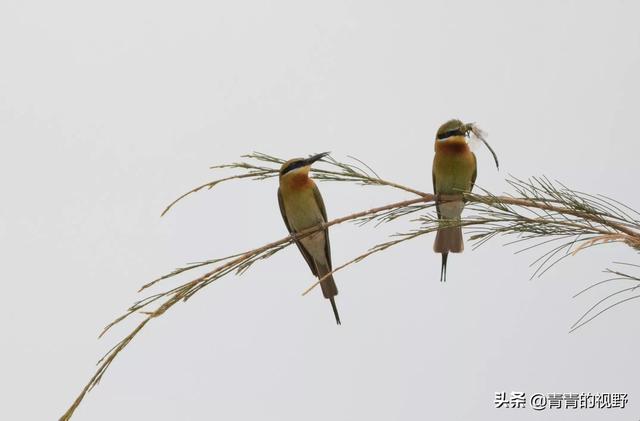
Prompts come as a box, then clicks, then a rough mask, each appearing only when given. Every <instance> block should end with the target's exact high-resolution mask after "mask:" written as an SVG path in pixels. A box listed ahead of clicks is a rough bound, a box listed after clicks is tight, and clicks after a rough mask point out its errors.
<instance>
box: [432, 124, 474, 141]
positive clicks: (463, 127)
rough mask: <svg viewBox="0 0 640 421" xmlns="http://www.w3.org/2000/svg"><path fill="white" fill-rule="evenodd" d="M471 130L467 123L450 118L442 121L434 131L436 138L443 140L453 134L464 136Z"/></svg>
mask: <svg viewBox="0 0 640 421" xmlns="http://www.w3.org/2000/svg"><path fill="white" fill-rule="evenodd" d="M470 131H471V129H470V127H469V125H468V124H464V123H463V122H462V121H460V120H458V119H452V120H449V121H447V122H446V123H444V124H443V125H442V126H440V128H439V129H438V133H436V140H440V141H444V140H447V139H450V138H452V137H454V136H462V137H466V136H467V133H469V132H470Z"/></svg>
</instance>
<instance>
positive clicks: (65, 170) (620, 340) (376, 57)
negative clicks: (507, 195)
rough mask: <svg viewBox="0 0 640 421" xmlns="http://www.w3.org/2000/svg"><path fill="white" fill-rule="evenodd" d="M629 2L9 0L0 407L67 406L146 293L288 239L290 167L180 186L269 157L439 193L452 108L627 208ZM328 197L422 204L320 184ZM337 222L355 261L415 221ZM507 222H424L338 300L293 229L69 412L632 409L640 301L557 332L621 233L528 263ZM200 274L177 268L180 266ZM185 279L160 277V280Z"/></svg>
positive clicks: (37, 411)
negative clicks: (315, 275) (579, 403)
mask: <svg viewBox="0 0 640 421" xmlns="http://www.w3.org/2000/svg"><path fill="white" fill-rule="evenodd" d="M638 16H640V5H639V3H638V2H634V1H606V2H605V1H600V2H598V1H535V2H534V1H529V2H510V1H483V2H478V1H466V2H454V1H429V2H417V1H416V2H379V1H359V2H358V1H323V2H305V1H271V2H267V1H247V2H211V1H201V2H158V1H112V2H91V1H56V2H51V1H10V0H5V1H3V2H2V3H1V4H0V53H1V55H0V60H1V62H0V139H1V140H0V141H1V142H2V153H1V154H0V189H1V191H2V197H3V200H2V205H1V206H0V256H2V258H1V259H0V261H1V262H2V273H3V283H2V284H3V289H2V296H3V304H2V305H1V306H0V332H2V351H1V354H0V355H1V356H2V358H0V402H2V414H3V415H2V418H3V419H10V420H51V419H56V418H57V417H58V416H60V415H61V414H62V413H63V412H64V410H65V409H66V407H67V406H68V405H69V404H70V403H71V402H72V400H73V399H74V398H75V396H76V395H77V393H78V392H79V391H80V389H81V387H82V386H83V385H84V384H85V383H86V381H87V380H88V379H89V377H90V376H91V375H92V373H93V371H94V369H95V366H94V363H95V362H96V361H97V359H98V358H99V357H100V356H101V355H102V354H103V353H104V352H106V351H107V350H108V349H109V348H110V347H111V346H112V345H113V344H114V343H115V342H116V341H117V340H119V338H121V337H122V335H124V334H126V333H127V332H128V330H129V329H131V328H132V327H133V325H132V324H125V325H123V326H121V327H119V328H117V329H115V330H114V331H113V332H111V333H110V334H109V335H107V336H106V337H104V338H103V339H101V340H97V339H96V337H97V334H98V333H99V332H100V330H101V328H102V327H103V326H104V325H105V324H106V323H108V322H109V321H110V320H111V319H112V318H114V317H115V316H117V315H119V314H121V312H123V311H124V310H125V309H126V308H127V307H128V305H130V304H131V303H132V302H133V301H134V300H136V299H139V298H141V296H139V295H138V294H136V291H137V289H138V287H139V286H140V285H141V284H143V283H145V282H147V281H149V280H151V279H153V278H154V277H156V276H158V275H161V274H163V273H166V272H167V271H170V270H172V269H173V268H175V267H177V266H180V265H182V264H183V263H186V262H192V261H198V260H203V259H207V258H213V257H220V256H224V255H228V254H232V253H236V252H239V251H242V250H245V249H249V248H253V247H256V246H259V245H262V244H264V243H266V242H269V241H272V240H275V239H278V238H281V237H282V236H284V235H285V234H286V229H285V227H284V224H283V223H282V221H281V217H280V213H279V210H278V205H277V200H276V188H277V181H276V180H268V181H265V182H260V183H256V182H238V183H235V184H228V185H223V186H220V188H218V189H217V190H213V191H208V192H203V193H199V194H197V195H195V196H193V197H191V198H189V199H188V200H186V201H184V202H183V203H181V204H180V205H179V206H177V207H176V208H175V209H174V210H173V211H172V212H171V213H169V214H168V215H167V216H165V217H163V218H160V217H159V214H160V212H161V210H162V209H163V208H164V206H165V205H166V204H167V203H168V202H170V201H171V200H172V199H174V198H175V197H176V196H178V195H179V194H181V193H183V192H184V191H186V190H188V189H189V188H191V187H193V186H195V185H198V184H200V183H202V182H206V181H209V180H211V179H213V178H215V177H216V174H215V173H213V172H212V171H211V170H209V169H208V167H209V166H210V165H212V164H218V163H225V162H231V161H235V160H237V159H238V158H239V156H240V155H241V154H244V153H247V152H251V151H254V150H257V151H262V152H267V153H271V154H274V155H277V156H280V157H283V158H290V157H294V156H306V155H308V154H310V153H314V152H323V151H331V152H332V153H333V156H334V157H336V158H337V159H344V158H345V157H346V156H347V155H355V156H357V157H359V158H360V159H362V160H364V161H366V162H367V163H368V164H369V165H371V166H372V167H373V168H375V169H376V170H377V171H378V172H379V173H380V174H381V175H382V176H383V177H385V178H389V179H392V180H397V181H399V182H402V183H405V184H408V185H411V186H414V187H416V188H419V189H422V190H427V191H430V189H431V161H432V158H433V138H434V134H435V131H436V130H437V128H438V126H439V125H440V124H441V123H442V122H444V121H445V120H447V119H449V118H452V117H458V118H460V119H463V120H465V121H475V122H477V123H478V124H479V125H480V126H481V127H482V128H484V129H485V130H486V131H487V132H488V133H489V139H490V142H491V144H492V146H493V147H494V149H495V150H496V151H497V153H498V155H499V157H500V162H501V169H500V171H499V172H498V171H496V169H495V167H494V165H493V161H492V158H491V156H490V155H489V154H488V152H487V151H486V150H480V151H479V152H478V166H479V171H478V179H477V182H478V184H479V185H481V186H483V187H485V188H487V189H489V190H491V191H493V192H495V193H501V192H503V191H508V186H507V185H506V183H505V182H504V178H505V177H506V176H507V175H508V174H514V175H516V176H519V177H529V176H535V175H546V176H548V177H550V178H553V179H558V180H561V181H562V182H564V183H565V184H567V185H569V186H573V187H575V188H577V189H580V190H585V191H589V192H593V193H604V194H607V195H610V196H613V197H615V198H618V199H621V200H624V201H625V202H627V203H628V204H629V205H631V206H633V207H635V208H636V209H640V198H638V196H637V195H636V194H635V193H636V192H637V178H638V177H637V171H638V154H639V152H640V147H638V141H639V138H638V130H637V127H638V121H639V117H640V111H639V110H640V109H639V104H638V98H640V83H639V82H638V75H639V74H640V26H638ZM320 189H321V191H322V194H323V196H324V200H325V203H326V205H327V210H328V213H329V216H330V217H337V216H341V215H344V214H347V213H350V212H353V211H357V210H362V209H366V208H368V207H373V206H377V205H382V204H385V203H388V202H391V201H392V200H396V199H402V198H405V197H411V196H408V195H406V194H401V193H398V192H395V191H389V190H386V189H383V188H363V187H358V186H354V185H342V184H332V183H322V184H320ZM411 227H412V225H411V224H410V223H409V222H408V221H404V222H399V223H396V224H393V225H390V226H388V227H382V228H381V229H373V228H372V227H365V228H362V229H360V228H357V227H355V226H353V225H342V226H338V227H335V228H333V229H332V230H331V240H332V251H333V261H334V263H335V264H338V263H341V262H344V261H346V260H348V259H350V258H352V257H354V256H355V255H357V254H359V253H361V252H362V251H364V250H366V249H367V248H368V247H369V246H371V245H373V244H375V243H377V242H380V241H383V240H384V239H385V238H386V236H387V235H388V234H390V233H393V232H397V231H404V230H407V229H410V228H411ZM505 241H506V240H502V239H498V240H494V241H492V242H490V243H488V244H486V245H485V246H483V247H482V248H480V249H478V250H476V251H472V250H471V247H469V246H468V247H467V251H466V252H465V253H464V254H462V255H453V256H452V257H451V258H450V260H449V261H450V264H449V275H448V282H447V283H446V284H441V283H440V282H438V279H439V272H440V256H439V255H436V254H434V253H433V252H432V242H433V237H432V236H428V237H422V238H420V239H418V240H416V241H413V242H411V243H407V244H404V245H402V246H400V247H398V248H397V249H392V250H389V251H388V252H387V253H384V254H380V255H377V256H374V257H372V258H370V259H369V260H367V261H365V262H363V263H361V264H359V265H357V266H353V267H351V268H349V269H346V270H344V271H342V272H340V273H338V274H336V281H337V282H338V286H339V288H340V295H339V296H338V300H337V302H338V306H339V308H340V311H341V316H342V321H343V325H342V326H339V327H338V326H336V325H335V323H334V321H333V316H332V314H331V310H330V306H329V304H328V303H327V302H326V301H325V300H323V299H322V298H321V294H320V292H319V291H314V293H312V294H310V295H309V296H306V297H301V296H300V294H301V292H302V291H303V290H304V289H305V288H306V287H307V286H308V285H309V283H310V282H311V281H312V277H311V274H310V273H309V270H308V267H307V265H306V263H305V262H304V261H303V259H302V257H301V256H300V254H299V252H298V251H297V250H296V249H295V248H289V249H287V250H285V251H283V252H281V253H279V254H277V255H276V256H274V257H273V258H271V259H269V260H268V261H265V262H262V263H259V264H257V265H255V266H254V267H253V268H252V269H251V270H250V271H249V272H248V273H246V274H245V275H243V276H242V277H229V278H226V279H223V280H221V281H220V282H217V283H216V284H214V285H211V286H210V287H208V288H207V289H206V290H204V291H202V293H200V294H198V295H197V296H196V297H194V298H193V299H192V300H190V301H189V302H188V303H187V304H185V305H178V306H177V307H175V308H174V309H173V310H171V311H170V312H168V313H167V314H166V315H164V316H163V317H162V318H160V319H158V320H156V321H154V322H152V323H150V324H149V325H148V327H147V328H146V329H145V330H144V331H143V332H142V333H141V334H140V336H139V337H137V338H136V339H135V340H134V342H132V343H131V345H130V346H129V348H128V349H126V350H125V351H124V352H123V353H122V354H121V356H120V357H119V358H118V359H117V360H116V362H115V363H114V364H113V365H112V367H111V369H110V370H109V372H108V373H107V374H106V375H105V378H104V379H103V381H102V383H101V384H100V385H99V386H98V387H97V388H96V389H94V390H93V391H92V392H91V393H90V394H89V395H88V396H87V398H86V399H85V401H84V402H83V403H82V405H81V406H80V408H79V409H78V411H77V413H76V417H75V418H74V419H77V420H78V421H81V420H91V421H106V420H109V421H111V420H152V419H153V420H158V421H161V420H213V419H221V420H225V421H236V420H296V421H298V420H309V421H315V420H322V421H326V420H332V421H342V420H384V421H387V420H426V419H439V420H471V419H473V420H513V419H518V420H542V419H544V420H551V419H554V420H557V419H563V420H577V419H580V420H585V419H586V420H618V419H619V420H635V419H638V417H639V415H638V414H639V413H640V383H638V380H637V379H638V378H639V377H640V368H639V366H638V364H637V354H638V353H637V349H638V346H639V345H640V340H639V339H638V338H637V337H636V336H634V335H631V334H629V332H633V331H634V329H635V328H636V324H635V320H637V318H638V317H639V316H640V302H632V303H629V304H627V305H625V306H621V307H619V308H618V309H616V310H614V311H611V312H609V313H608V314H606V315H603V316H602V317H600V318H599V319H597V320H596V321H595V322H593V323H591V324H590V325H588V326H587V327H586V328H584V329H581V330H579V331H578V332H575V333H572V334H569V333H568V329H569V326H570V325H571V324H572V323H573V322H574V321H575V320H576V318H577V317H579V315H580V314H581V313H582V312H583V311H584V310H586V309H587V308H588V307H589V306H590V305H591V304H593V303H595V302H596V301H597V300H598V299H600V298H602V297H604V296H605V295H606V293H607V291H611V290H612V289H607V288H602V289H596V290H593V291H592V292H590V293H589V294H584V295H583V296H581V297H579V298H578V299H572V298H571V297H572V295H573V294H574V293H575V292H577V291H579V290H580V289H582V288H583V287H585V286H587V285H588V284H589V283H591V282H595V281H598V280H602V279H604V276H605V275H604V274H602V273H601V270H602V269H604V268H606V267H607V266H609V265H610V263H611V262H612V261H614V260H623V261H632V262H636V263H638V255H637V254H635V253H633V252H631V251H629V250H627V249H626V248H625V247H623V246H605V247H601V248H594V249H590V250H589V251H585V252H584V253H581V254H580V255H578V256H576V257H573V258H570V259H568V260H567V261H566V262H565V263H563V264H561V265H559V266H556V267H555V268H554V269H552V270H551V271H549V272H548V273H547V274H546V275H545V276H543V277H542V278H540V279H535V280H533V281H530V280H529V277H530V275H531V274H532V269H530V268H529V267H528V265H529V263H531V261H532V260H533V259H534V258H536V257H537V256H538V254H536V253H535V252H532V253H525V254H518V255H514V254H513V252H514V251H516V250H517V249H516V248H514V247H503V243H504V242H505ZM182 279H183V280H188V278H182ZM171 285H175V283H172V282H168V283H167V284H166V286H167V287H168V286H171ZM500 391H506V392H511V391H521V392H525V393H527V394H528V395H530V394H533V393H538V392H540V393H552V392H559V393H569V392H576V393H580V392H584V393H616V392H620V393H628V395H629V403H628V407H627V409H624V410H620V409H617V410H614V409H601V410H598V409H592V410H582V411H581V410H555V412H552V411H550V410H547V411H543V412H537V411H534V410H532V409H531V408H525V409H496V408H494V404H493V400H494V394H495V393H496V392H500Z"/></svg>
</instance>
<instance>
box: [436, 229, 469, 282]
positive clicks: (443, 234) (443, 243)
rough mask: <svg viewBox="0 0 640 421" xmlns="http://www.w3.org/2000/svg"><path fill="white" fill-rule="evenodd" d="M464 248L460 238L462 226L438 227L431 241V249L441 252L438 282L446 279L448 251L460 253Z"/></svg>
mask: <svg viewBox="0 0 640 421" xmlns="http://www.w3.org/2000/svg"><path fill="white" fill-rule="evenodd" d="M463 250H464V241H463V240H462V227H446V228H440V229H438V232H437V233H436V240H435V241H434V242H433V251H435V252H436V253H442V266H441V268H440V282H444V281H446V280H447V258H448V257H449V252H451V253H461V252H462V251H463Z"/></svg>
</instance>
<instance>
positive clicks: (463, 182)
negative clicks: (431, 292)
mask: <svg viewBox="0 0 640 421" xmlns="http://www.w3.org/2000/svg"><path fill="white" fill-rule="evenodd" d="M470 135H473V136H474V137H476V138H478V139H479V140H481V141H482V142H483V143H484V144H485V145H486V146H487V148H489V151H491V154H492V155H493V158H494V160H495V162H496V167H498V157H497V156H496V154H495V152H494V151H493V149H492V148H491V146H489V144H488V143H487V141H486V140H485V138H484V133H483V132H482V131H481V130H480V129H479V128H478V127H477V126H476V125H475V124H474V123H467V124H465V123H463V122H462V121H460V120H456V119H453V120H449V121H447V122H446V123H444V124H443V125H442V126H440V128H439V129H438V132H437V133H436V140H435V145H434V149H435V156H434V158H433V170H432V178H433V191H434V194H435V196H436V200H435V201H436V212H437V214H438V221H439V227H438V231H437V233H436V239H435V241H434V243H433V251H435V252H436V253H441V254H442V266H441V267H440V281H441V282H443V281H446V280H447V258H448V257H449V253H461V252H462V251H463V250H464V241H463V239H462V227H461V225H460V216H461V215H462V210H463V209H464V204H465V200H464V193H470V192H471V190H472V189H473V185H474V184H475V181H476V176H477V175H478V167H477V161H476V156H475V154H474V153H473V152H471V149H470V148H469V142H468V140H469V137H470Z"/></svg>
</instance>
